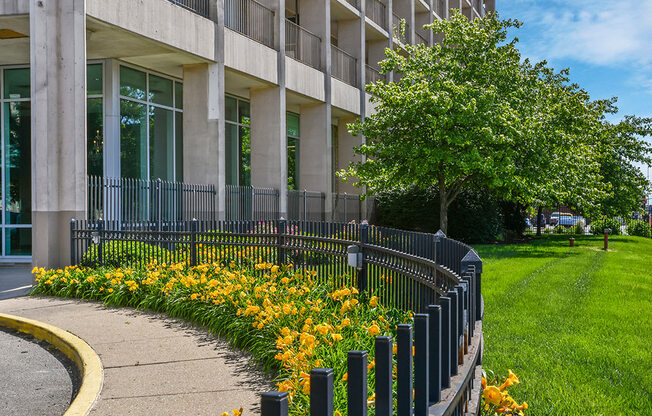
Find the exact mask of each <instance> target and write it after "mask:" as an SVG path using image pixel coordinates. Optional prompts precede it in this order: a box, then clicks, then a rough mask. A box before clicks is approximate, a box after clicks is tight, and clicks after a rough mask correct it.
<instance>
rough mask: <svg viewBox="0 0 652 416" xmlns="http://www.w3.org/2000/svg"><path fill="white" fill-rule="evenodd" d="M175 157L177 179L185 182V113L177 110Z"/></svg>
mask: <svg viewBox="0 0 652 416" xmlns="http://www.w3.org/2000/svg"><path fill="white" fill-rule="evenodd" d="M175 117H176V120H175V125H174V127H175V137H174V145H175V146H176V147H175V151H174V157H175V159H176V167H175V172H176V180H177V181H179V182H183V113H180V112H178V111H177V112H175Z"/></svg>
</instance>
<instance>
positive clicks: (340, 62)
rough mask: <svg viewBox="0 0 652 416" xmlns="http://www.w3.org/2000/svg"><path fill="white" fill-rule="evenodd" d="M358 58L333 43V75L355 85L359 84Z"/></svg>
mask: <svg viewBox="0 0 652 416" xmlns="http://www.w3.org/2000/svg"><path fill="white" fill-rule="evenodd" d="M357 67H358V60H357V59H356V58H355V57H353V56H352V55H350V54H348V53H347V52H345V51H343V50H342V49H340V48H338V47H337V46H335V45H331V71H332V72H331V75H333V76H334V77H335V78H337V79H339V80H341V81H344V82H346V83H347V84H349V85H353V86H354V87H357V86H358V68H357Z"/></svg>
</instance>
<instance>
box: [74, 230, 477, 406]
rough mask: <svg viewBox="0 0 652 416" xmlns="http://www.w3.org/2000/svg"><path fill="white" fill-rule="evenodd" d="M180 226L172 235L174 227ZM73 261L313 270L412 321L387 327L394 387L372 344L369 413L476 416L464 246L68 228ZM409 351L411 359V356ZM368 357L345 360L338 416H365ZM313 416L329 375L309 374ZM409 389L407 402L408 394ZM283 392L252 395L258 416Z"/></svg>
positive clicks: (403, 237) (385, 236)
mask: <svg viewBox="0 0 652 416" xmlns="http://www.w3.org/2000/svg"><path fill="white" fill-rule="evenodd" d="M179 225H180V226H179ZM70 229H71V241H70V244H71V263H72V264H80V265H84V266H94V267H97V266H103V265H125V264H129V265H132V266H136V267H137V266H143V265H146V264H148V263H150V262H151V261H154V260H155V261H157V262H159V263H162V262H165V263H171V262H187V263H189V264H191V265H194V264H198V263H202V262H215V261H223V262H229V263H230V262H234V261H235V262H238V261H246V260H247V259H248V258H256V259H259V260H258V261H268V262H271V263H279V264H293V265H294V267H296V268H300V269H309V270H315V271H317V276H319V279H322V280H324V281H326V280H327V281H334V282H335V283H336V284H340V285H341V284H346V285H349V286H353V285H357V287H358V288H359V289H360V291H361V292H363V293H373V294H374V295H375V296H377V297H378V298H379V300H380V301H381V302H383V303H384V304H385V305H387V306H393V307H396V308H401V309H403V310H410V311H413V312H415V313H416V315H415V317H414V324H413V325H399V327H398V328H397V334H398V335H397V339H396V342H397V350H398V352H397V356H396V364H397V371H396V378H397V383H396V389H394V381H393V367H394V366H393V358H392V357H393V356H392V345H393V342H394V341H393V340H392V339H391V338H390V337H377V338H376V342H375V363H376V379H375V397H376V399H375V411H376V415H384V416H389V415H392V414H393V413H394V409H393V407H394V398H396V403H397V408H396V412H397V413H396V414H398V415H412V414H415V415H426V414H430V415H462V414H466V413H477V406H478V402H479V391H480V390H479V376H480V373H479V371H478V370H479V367H478V366H479V365H480V358H481V350H482V335H481V334H482V325H481V318H482V300H481V273H482V261H481V260H480V259H479V257H478V256H477V253H475V251H474V250H473V249H472V248H470V247H469V246H467V245H465V244H462V243H460V242H457V241H455V240H452V239H448V238H446V236H445V235H444V234H443V233H437V234H434V235H433V234H427V233H417V232H408V231H402V230H396V229H391V228H385V227H376V226H369V225H367V224H366V223H362V224H354V223H349V224H345V223H327V222H309V221H286V220H271V221H197V220H194V221H185V222H182V223H178V224H177V228H176V229H165V228H163V229H161V228H158V227H157V226H156V224H144V223H139V224H133V225H132V226H131V227H114V226H113V224H112V223H110V222H105V221H102V220H98V221H83V220H82V221H75V220H73V221H71V226H70ZM413 347H414V355H413ZM366 361H367V352H365V351H351V352H350V353H349V356H348V383H347V389H348V414H350V415H364V414H366V409H367V405H368V403H367V398H368V391H367V381H368V380H367V362H366ZM310 377H311V380H310V386H311V387H310V388H311V409H310V414H311V415H332V414H333V413H332V410H331V411H330V412H329V409H333V392H334V385H333V383H334V377H333V371H332V370H330V369H314V370H312V372H311V374H310ZM413 391H414V395H413ZM287 400H288V397H287V394H286V393H279V392H274V393H267V394H264V395H263V397H262V407H261V410H262V415H263V416H277V415H279V416H280V415H287V410H288V402H287Z"/></svg>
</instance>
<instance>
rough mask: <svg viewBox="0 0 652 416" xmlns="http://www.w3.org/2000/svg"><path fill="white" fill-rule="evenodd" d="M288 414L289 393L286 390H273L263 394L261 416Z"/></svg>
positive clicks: (285, 415) (283, 415) (284, 415)
mask: <svg viewBox="0 0 652 416" xmlns="http://www.w3.org/2000/svg"><path fill="white" fill-rule="evenodd" d="M287 414H288V394H287V393H286V392H280V391H271V392H268V393H263V394H262V395H261V399H260V415H261V416H287Z"/></svg>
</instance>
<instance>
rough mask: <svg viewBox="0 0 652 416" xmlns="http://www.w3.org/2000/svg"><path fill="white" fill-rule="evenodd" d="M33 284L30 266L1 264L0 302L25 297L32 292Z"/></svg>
mask: <svg viewBox="0 0 652 416" xmlns="http://www.w3.org/2000/svg"><path fill="white" fill-rule="evenodd" d="M33 284H34V278H33V277H32V267H31V266H30V265H2V264H0V300H2V299H9V298H15V297H18V296H24V295H26V294H28V293H29V292H30V291H31V290H32V285H33Z"/></svg>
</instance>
